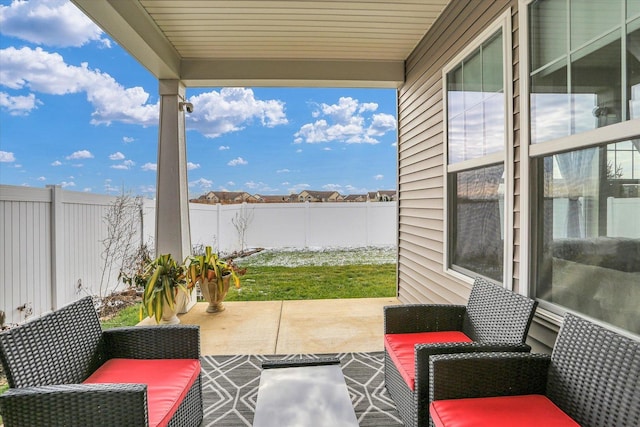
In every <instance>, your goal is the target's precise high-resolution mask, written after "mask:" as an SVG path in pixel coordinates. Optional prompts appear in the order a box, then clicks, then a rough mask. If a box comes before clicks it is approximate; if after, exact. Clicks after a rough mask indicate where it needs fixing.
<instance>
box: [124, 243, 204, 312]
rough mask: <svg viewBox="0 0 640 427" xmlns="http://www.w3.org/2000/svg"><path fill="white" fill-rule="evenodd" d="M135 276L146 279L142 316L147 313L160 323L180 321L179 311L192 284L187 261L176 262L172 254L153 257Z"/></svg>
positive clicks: (139, 279)
mask: <svg viewBox="0 0 640 427" xmlns="http://www.w3.org/2000/svg"><path fill="white" fill-rule="evenodd" d="M134 280H135V282H136V283H144V292H143V294H142V307H141V308H140V317H141V318H142V314H143V313H144V314H145V315H146V316H149V317H153V318H155V320H156V322H157V323H164V324H176V323H180V320H179V319H178V316H177V315H176V313H177V311H178V308H179V307H180V306H181V305H182V303H183V302H184V298H185V297H187V296H188V295H189V288H190V287H192V285H191V284H190V283H188V280H187V274H186V268H185V265H184V264H182V263H178V262H176V261H175V260H174V259H173V258H172V257H171V255H170V254H165V255H160V256H159V257H157V258H156V259H154V260H150V261H149V262H148V263H147V264H146V265H145V267H144V269H143V270H142V273H139V274H136V276H135V278H134Z"/></svg>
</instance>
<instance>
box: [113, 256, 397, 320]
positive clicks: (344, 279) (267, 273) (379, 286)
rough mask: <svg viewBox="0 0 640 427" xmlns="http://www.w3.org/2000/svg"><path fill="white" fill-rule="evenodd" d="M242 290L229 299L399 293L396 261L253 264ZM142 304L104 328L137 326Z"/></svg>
mask: <svg viewBox="0 0 640 427" xmlns="http://www.w3.org/2000/svg"><path fill="white" fill-rule="evenodd" d="M241 281H242V285H241V287H240V289H236V288H234V287H232V288H231V289H230V290H229V294H227V297H226V299H225V300H226V301H274V300H275V301H280V300H306V299H331V298H334V299H345V298H383V297H393V296H395V293H396V266H395V264H373V265H341V266H308V265H307V266H299V267H283V266H252V267H251V266H250V267H249V268H248V270H247V274H245V275H244V276H242V278H241ZM139 310H140V305H135V306H132V307H127V308H126V309H124V310H122V311H121V312H120V313H119V314H118V315H117V316H115V317H114V318H113V319H111V320H109V321H105V322H103V323H102V326H103V327H104V328H113V327H116V326H130V325H135V324H137V323H138V321H139Z"/></svg>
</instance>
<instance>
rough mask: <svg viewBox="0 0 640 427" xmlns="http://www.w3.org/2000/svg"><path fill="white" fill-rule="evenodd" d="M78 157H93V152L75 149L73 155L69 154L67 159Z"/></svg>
mask: <svg viewBox="0 0 640 427" xmlns="http://www.w3.org/2000/svg"><path fill="white" fill-rule="evenodd" d="M77 159H93V154H91V152H90V151H89V150H80V151H75V152H73V153H72V154H71V155H69V156H67V160H77Z"/></svg>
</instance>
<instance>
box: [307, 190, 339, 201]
mask: <svg viewBox="0 0 640 427" xmlns="http://www.w3.org/2000/svg"><path fill="white" fill-rule="evenodd" d="M340 197H341V196H340V193H338V192H337V191H311V190H304V191H303V192H301V193H300V194H298V201H299V202H337V201H340Z"/></svg>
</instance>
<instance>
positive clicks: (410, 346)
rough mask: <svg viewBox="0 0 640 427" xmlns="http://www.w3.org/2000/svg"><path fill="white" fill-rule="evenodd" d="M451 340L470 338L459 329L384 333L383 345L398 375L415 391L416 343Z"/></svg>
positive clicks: (466, 339) (435, 342)
mask: <svg viewBox="0 0 640 427" xmlns="http://www.w3.org/2000/svg"><path fill="white" fill-rule="evenodd" d="M452 342H472V340H471V338H469V337H468V336H466V335H465V334H464V333H462V332H459V331H444V332H416V333H412V334H386V335H385V336H384V347H385V349H386V350H387V352H388V353H389V355H390V356H391V360H393V363H394V364H395V365H396V367H397V368H398V371H399V372H400V375H402V378H403V379H404V381H405V382H406V383H407V385H408V386H409V388H410V389H411V390H413V391H415V385H416V366H415V363H416V358H415V345H416V344H438V343H452Z"/></svg>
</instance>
